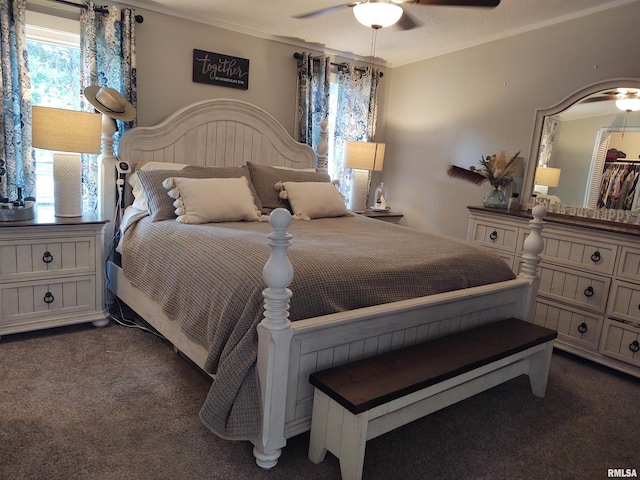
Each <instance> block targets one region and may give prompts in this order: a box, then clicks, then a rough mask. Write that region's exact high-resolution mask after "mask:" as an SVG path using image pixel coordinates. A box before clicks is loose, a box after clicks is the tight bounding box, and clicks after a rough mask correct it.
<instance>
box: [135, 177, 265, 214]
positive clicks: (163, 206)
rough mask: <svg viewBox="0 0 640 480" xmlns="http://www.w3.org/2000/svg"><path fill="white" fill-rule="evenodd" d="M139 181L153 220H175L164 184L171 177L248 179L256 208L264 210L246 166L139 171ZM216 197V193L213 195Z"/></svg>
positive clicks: (171, 203)
mask: <svg viewBox="0 0 640 480" xmlns="http://www.w3.org/2000/svg"><path fill="white" fill-rule="evenodd" d="M137 173H138V179H139V180H140V185H142V188H143V190H144V194H145V197H146V199H147V205H148V209H149V215H150V216H151V220H152V221H154V222H158V221H160V220H170V219H175V218H176V214H175V213H174V210H175V208H174V206H173V199H172V198H171V197H170V196H169V195H168V194H167V189H166V188H164V187H163V186H162V182H163V181H164V180H165V179H166V178H169V177H180V178H240V177H247V180H249V189H250V190H251V193H252V195H253V198H254V201H255V202H256V207H258V209H262V204H261V203H259V202H260V200H259V198H258V196H257V195H256V193H255V190H254V189H253V187H252V185H251V176H250V175H249V169H248V168H247V167H246V166H242V167H199V166H188V167H185V168H183V169H182V170H138V171H137ZM211 194H212V195H215V192H212V193H211Z"/></svg>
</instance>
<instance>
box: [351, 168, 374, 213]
mask: <svg viewBox="0 0 640 480" xmlns="http://www.w3.org/2000/svg"><path fill="white" fill-rule="evenodd" d="M369 174H370V172H369V170H359V169H354V170H353V183H352V185H351V204H350V205H349V208H350V210H351V211H352V212H364V211H365V210H366V208H367V197H368V195H369V185H370V184H369Z"/></svg>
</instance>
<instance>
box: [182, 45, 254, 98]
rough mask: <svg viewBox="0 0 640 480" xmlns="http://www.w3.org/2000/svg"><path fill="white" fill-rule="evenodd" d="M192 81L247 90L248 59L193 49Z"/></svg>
mask: <svg viewBox="0 0 640 480" xmlns="http://www.w3.org/2000/svg"><path fill="white" fill-rule="evenodd" d="M193 81H194V82H198V83H208V84H210V85H221V86H223V87H231V88H241V89H243V90H247V89H248V88H249V59H247V58H239V57H230V56H228V55H222V54H220V53H213V52H205V51H204V50H196V49H195V48H194V49H193Z"/></svg>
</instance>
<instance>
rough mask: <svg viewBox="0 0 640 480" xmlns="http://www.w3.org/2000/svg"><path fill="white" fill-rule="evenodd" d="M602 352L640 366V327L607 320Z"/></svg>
mask: <svg viewBox="0 0 640 480" xmlns="http://www.w3.org/2000/svg"><path fill="white" fill-rule="evenodd" d="M604 328H605V332H604V337H603V340H602V345H601V347H600V352H601V353H603V354H604V355H607V356H609V357H613V358H616V359H618V360H622V361H623V362H628V363H632V364H634V365H637V366H640V351H639V350H640V328H637V327H634V326H633V325H627V324H626V323H622V322H616V321H613V320H607V322H606V324H605V327H604Z"/></svg>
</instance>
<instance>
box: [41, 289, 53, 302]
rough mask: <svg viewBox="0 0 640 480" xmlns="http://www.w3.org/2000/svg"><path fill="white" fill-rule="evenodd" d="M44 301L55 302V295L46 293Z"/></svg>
mask: <svg viewBox="0 0 640 480" xmlns="http://www.w3.org/2000/svg"><path fill="white" fill-rule="evenodd" d="M43 300H44V303H53V301H54V300H55V298H54V297H53V293H51V292H47V293H45V294H44V299H43Z"/></svg>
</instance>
